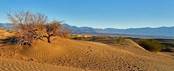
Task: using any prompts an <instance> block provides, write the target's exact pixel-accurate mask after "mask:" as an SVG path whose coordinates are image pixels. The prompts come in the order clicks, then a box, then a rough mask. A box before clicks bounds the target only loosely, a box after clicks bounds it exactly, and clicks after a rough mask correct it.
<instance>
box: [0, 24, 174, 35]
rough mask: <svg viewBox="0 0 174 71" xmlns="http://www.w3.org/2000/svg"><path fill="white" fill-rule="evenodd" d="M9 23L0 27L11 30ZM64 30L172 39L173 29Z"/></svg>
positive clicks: (81, 28) (71, 28) (70, 27)
mask: <svg viewBox="0 0 174 71" xmlns="http://www.w3.org/2000/svg"><path fill="white" fill-rule="evenodd" d="M11 26H12V25H11V24H9V23H0V27H3V28H8V29H9V28H11ZM63 26H64V27H65V28H68V29H69V30H71V32H72V33H74V34H95V35H101V34H102V35H120V36H130V37H151V38H174V27H158V28H150V27H146V28H128V29H116V28H105V29H100V28H92V27H77V26H71V25H68V24H63Z"/></svg>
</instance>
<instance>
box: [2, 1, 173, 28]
mask: <svg viewBox="0 0 174 71" xmlns="http://www.w3.org/2000/svg"><path fill="white" fill-rule="evenodd" d="M0 10H1V11H0V15H1V16H0V22H2V23H6V22H8V20H7V16H6V14H7V13H8V12H10V11H32V12H36V13H37V12H39V13H42V14H45V15H46V16H48V18H49V19H50V20H53V19H55V20H61V21H62V20H63V21H64V23H66V24H70V25H73V26H78V27H93V28H118V29H126V28H143V27H152V28H156V27H171V26H174V1H172V0H167V1H166V0H131V1H130V0H86V1H81V0H54V1H49V0H37V1H35V0H25V1H21V0H13V1H11V0H1V1H0Z"/></svg>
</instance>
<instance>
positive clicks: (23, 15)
mask: <svg viewBox="0 0 174 71" xmlns="http://www.w3.org/2000/svg"><path fill="white" fill-rule="evenodd" d="M8 17H9V20H10V21H11V23H12V24H14V27H13V29H15V31H16V37H17V39H18V40H19V41H18V43H19V44H20V45H21V44H22V45H26V44H27V45H31V43H32V42H33V40H38V39H39V40H43V38H46V39H47V40H48V43H51V40H50V38H51V37H52V36H60V37H65V36H66V35H67V34H69V32H67V31H66V29H65V28H63V27H62V25H61V23H60V22H55V21H54V22H48V19H47V16H45V15H42V14H39V13H32V12H17V13H11V14H8Z"/></svg>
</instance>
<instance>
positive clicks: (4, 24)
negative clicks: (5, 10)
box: [0, 23, 12, 29]
mask: <svg viewBox="0 0 174 71" xmlns="http://www.w3.org/2000/svg"><path fill="white" fill-rule="evenodd" d="M11 27H12V24H10V23H0V28H5V29H10V28H11Z"/></svg>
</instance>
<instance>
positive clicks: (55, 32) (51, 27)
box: [44, 21, 70, 43]
mask: <svg viewBox="0 0 174 71" xmlns="http://www.w3.org/2000/svg"><path fill="white" fill-rule="evenodd" d="M45 27H46V33H47V35H46V36H44V37H46V38H47V40H48V43H51V37H53V36H60V37H68V36H69V33H70V32H69V30H68V29H67V28H64V27H63V26H62V25H61V22H58V21H52V22H50V23H48V24H46V25H45Z"/></svg>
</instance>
